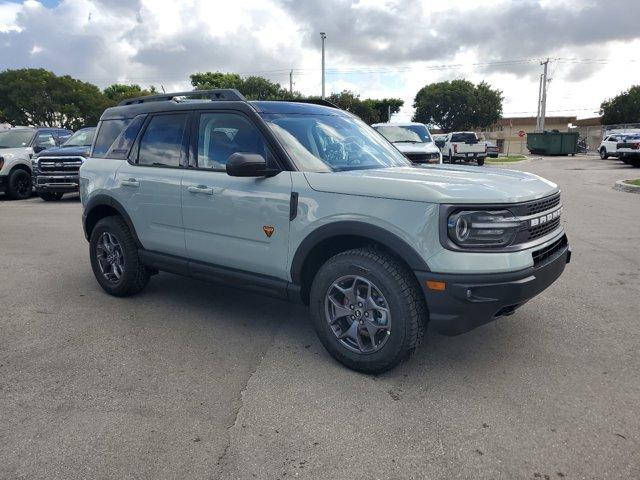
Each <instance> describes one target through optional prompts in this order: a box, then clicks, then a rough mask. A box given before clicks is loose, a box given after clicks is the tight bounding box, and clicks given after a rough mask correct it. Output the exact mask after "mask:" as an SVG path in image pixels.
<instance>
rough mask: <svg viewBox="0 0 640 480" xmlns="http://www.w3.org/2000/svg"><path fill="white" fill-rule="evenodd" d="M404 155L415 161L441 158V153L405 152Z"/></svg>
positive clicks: (421, 161)
mask: <svg viewBox="0 0 640 480" xmlns="http://www.w3.org/2000/svg"><path fill="white" fill-rule="evenodd" d="M404 156H405V157H407V158H408V159H409V160H411V161H412V162H413V163H427V162H431V161H434V160H436V161H439V160H440V155H439V154H437V153H405V154H404Z"/></svg>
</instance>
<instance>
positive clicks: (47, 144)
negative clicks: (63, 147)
mask: <svg viewBox="0 0 640 480" xmlns="http://www.w3.org/2000/svg"><path fill="white" fill-rule="evenodd" d="M34 146H36V147H38V148H51V147H55V146H56V140H55V138H53V133H51V132H39V133H38V136H37V137H36V141H35V143H34Z"/></svg>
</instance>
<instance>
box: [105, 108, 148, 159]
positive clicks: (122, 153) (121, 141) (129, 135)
mask: <svg viewBox="0 0 640 480" xmlns="http://www.w3.org/2000/svg"><path fill="white" fill-rule="evenodd" d="M145 118H146V115H138V116H137V117H135V118H134V119H133V120H132V121H131V123H129V125H128V126H127V127H126V128H125V129H124V130H123V131H122V133H120V135H118V137H117V138H116V139H115V140H114V142H113V143H112V144H111V147H110V148H109V151H108V152H107V155H106V156H107V157H108V158H119V159H126V158H127V155H129V150H131V146H132V145H133V142H135V141H136V137H137V136H138V132H140V128H141V127H142V124H143V123H144V119H145Z"/></svg>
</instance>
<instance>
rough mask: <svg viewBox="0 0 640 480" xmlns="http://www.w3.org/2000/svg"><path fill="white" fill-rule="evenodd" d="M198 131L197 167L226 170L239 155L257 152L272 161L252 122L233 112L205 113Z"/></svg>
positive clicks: (201, 117)
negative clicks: (228, 161) (234, 155)
mask: <svg viewBox="0 0 640 480" xmlns="http://www.w3.org/2000/svg"><path fill="white" fill-rule="evenodd" d="M199 125H200V126H199V128H198V160H197V161H198V167H200V168H209V169H212V170H224V169H225V167H226V164H227V160H228V159H229V157H230V156H231V155H233V154H234V153H237V152H242V153H258V154H260V155H262V156H263V157H264V158H265V159H267V160H269V155H268V154H267V146H266V144H265V142H264V140H263V138H262V135H261V134H260V132H259V131H258V129H257V128H256V127H255V126H254V125H253V124H252V123H251V122H249V120H247V119H246V118H244V117H243V116H241V115H236V114H233V113H203V114H202V115H200V124H199Z"/></svg>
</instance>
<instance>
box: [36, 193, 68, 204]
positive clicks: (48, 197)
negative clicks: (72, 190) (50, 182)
mask: <svg viewBox="0 0 640 480" xmlns="http://www.w3.org/2000/svg"><path fill="white" fill-rule="evenodd" d="M62 195H64V194H63V193H62V192H38V196H39V197H40V198H41V199H42V200H44V201H45V202H57V201H58V200H60V199H62Z"/></svg>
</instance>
